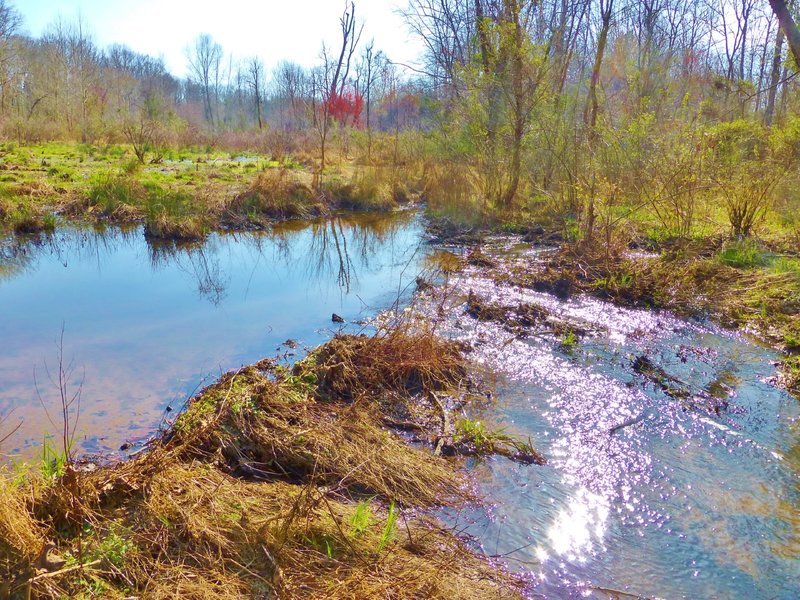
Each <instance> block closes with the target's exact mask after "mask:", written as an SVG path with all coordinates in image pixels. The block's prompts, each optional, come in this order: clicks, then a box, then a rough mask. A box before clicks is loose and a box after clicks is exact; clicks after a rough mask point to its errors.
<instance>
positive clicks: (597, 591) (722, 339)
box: [423, 240, 800, 599]
mask: <svg viewBox="0 0 800 600" xmlns="http://www.w3.org/2000/svg"><path fill="white" fill-rule="evenodd" d="M493 251H494V253H495V254H496V255H498V256H501V255H502V256H506V257H508V256H510V257H512V259H513V260H522V261H533V260H536V259H537V251H531V250H529V249H524V250H521V249H520V248H519V247H518V246H514V245H513V244H512V243H511V242H508V241H505V240H496V241H495V243H494V249H493ZM488 253H490V254H491V253H492V249H489V250H488ZM450 284H451V286H452V288H451V290H450V294H451V297H450V301H449V302H450V310H449V311H448V312H447V314H448V317H447V318H446V321H445V322H444V323H443V324H442V327H443V328H444V330H445V331H447V332H448V333H449V334H450V335H452V336H453V337H455V338H458V339H462V340H465V341H469V342H470V343H471V344H472V345H473V346H474V351H473V353H472V355H473V359H474V360H476V361H477V362H479V363H482V364H484V365H486V366H487V367H489V368H490V369H491V370H492V371H495V372H497V373H499V374H500V375H501V377H500V379H499V381H498V383H497V384H496V385H497V388H496V390H495V396H496V407H494V408H493V409H492V410H491V412H490V413H489V414H487V415H484V418H485V419H486V420H487V421H489V423H490V424H491V426H492V427H500V428H504V429H505V430H506V431H507V432H509V433H514V434H517V435H520V436H522V437H524V438H527V437H528V436H530V437H531V439H532V441H533V443H534V445H535V446H537V447H538V448H539V449H540V450H542V451H543V452H544V453H545V455H546V456H547V457H548V458H549V461H550V462H549V464H548V465H547V466H544V467H525V466H519V465H515V464H512V463H510V462H509V461H507V460H504V459H489V460H485V461H483V462H479V463H477V464H475V465H474V467H473V472H474V474H475V476H476V479H477V482H478V487H479V488H480V490H481V491H482V492H483V493H484V494H485V496H486V497H487V498H488V499H489V500H490V502H491V503H492V506H491V507H490V508H488V509H487V510H477V511H471V512H465V513H461V514H458V515H451V518H452V519H453V520H454V522H456V523H457V525H458V526H459V527H460V528H465V530H466V531H467V532H468V533H470V534H472V535H474V536H475V537H476V538H477V540H478V541H479V542H480V543H481V544H482V547H483V549H484V551H485V552H486V553H487V554H489V555H496V556H502V557H504V558H505V560H507V561H508V563H509V565H510V566H511V567H512V568H513V569H516V570H520V571H523V572H526V573H528V574H530V576H531V578H532V579H533V581H534V582H535V588H534V589H535V592H536V594H541V595H543V596H544V597H548V598H584V597H590V598H610V597H621V598H626V597H637V596H646V597H660V598H742V597H747V598H753V599H755V598H786V599H788V598H797V597H798V595H799V594H800V476H799V475H798V473H800V421H798V419H799V418H800V405H799V404H798V401H797V400H796V399H794V398H792V397H791V396H790V395H788V394H787V393H786V392H784V391H782V390H780V389H778V388H776V387H775V386H774V385H773V384H772V383H771V379H772V378H773V377H774V375H775V367H774V366H773V364H772V362H773V361H774V360H776V358H777V356H776V355H774V354H773V353H772V352H770V351H767V350H765V349H763V348H761V347H758V346H756V345H754V344H752V343H750V342H748V341H747V340H745V339H742V338H740V337H738V336H736V335H733V334H731V333H729V332H726V331H722V330H720V329H717V328H715V327H713V326H711V325H708V324H705V323H700V322H693V321H685V320H681V319H677V318H675V317H672V316H670V315H668V314H665V313H656V312H653V311H644V310H630V309H624V308H618V307H614V306H611V305H609V304H607V303H604V302H601V301H599V300H595V299H591V298H585V297H576V298H572V299H570V300H568V301H566V302H562V301H560V300H557V299H556V298H554V297H553V296H550V295H547V294H540V293H536V292H532V291H530V290H525V289H520V288H516V287H513V286H508V285H496V284H494V283H493V282H491V281H488V280H487V279H485V278H483V277H481V275H480V274H479V273H478V272H477V271H476V270H474V269H468V270H467V271H466V272H465V273H463V274H460V275H457V276H455V277H454V278H452V279H451V281H450ZM469 291H472V292H473V293H474V294H475V295H476V296H477V297H479V298H481V299H482V300H484V301H491V302H494V303H496V304H501V305H504V306H509V307H513V306H516V305H517V304H519V303H530V304H535V305H538V306H542V307H546V308H547V309H548V310H549V311H550V313H551V314H552V315H555V316H556V318H558V319H563V320H565V321H566V322H568V323H573V324H574V325H575V326H576V327H580V328H583V329H588V330H590V331H591V332H592V333H590V334H589V335H588V336H587V337H585V338H583V339H582V340H580V341H579V343H578V344H577V346H576V347H565V346H564V345H563V344H562V341H563V337H562V336H560V335H557V334H551V333H548V332H547V331H542V330H541V329H539V330H533V329H532V330H530V331H527V332H522V335H519V334H518V333H512V332H510V331H509V330H507V329H506V328H504V327H503V326H502V325H500V324H498V323H495V322H478V321H476V320H475V319H473V318H471V317H469V316H468V315H466V314H464V311H465V299H466V298H465V297H466V295H467V293H468V292H469ZM435 304H436V303H435V302H432V303H431V305H429V306H428V308H427V310H430V311H433V310H435V309H434V308H432V307H433V306H435ZM423 306H424V305H423ZM423 310H426V309H425V308H423ZM431 314H432V312H431ZM544 329H545V330H546V329H547V328H544ZM641 355H647V356H649V357H650V359H651V360H652V362H653V363H655V364H657V365H658V366H660V367H661V368H662V369H663V370H664V371H666V372H667V373H669V374H670V375H671V376H673V377H675V378H676V379H679V380H681V381H682V382H683V383H684V384H685V385H686V387H687V388H688V389H689V390H690V391H691V399H690V400H695V399H703V398H715V397H716V398H724V399H725V400H726V401H727V402H728V406H727V408H726V409H725V410H722V411H721V412H720V413H719V414H716V413H715V412H714V411H707V410H703V408H702V407H703V403H702V402H699V403H698V405H693V404H692V403H691V402H690V401H680V400H676V399H675V398H673V397H670V396H669V395H667V394H665V393H664V392H663V391H662V390H661V389H659V388H658V387H656V386H655V385H654V384H653V383H652V382H650V381H648V380H647V379H645V378H644V377H643V376H642V375H639V374H637V373H636V372H635V371H634V369H633V361H634V359H635V358H636V357H637V356H641ZM619 426H622V427H619ZM620 592H624V594H620Z"/></svg>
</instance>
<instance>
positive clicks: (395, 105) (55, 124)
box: [0, 0, 425, 151]
mask: <svg viewBox="0 0 800 600" xmlns="http://www.w3.org/2000/svg"><path fill="white" fill-rule="evenodd" d="M348 10H350V12H349V13H348V14H350V15H351V17H348V18H350V19H351V20H352V21H353V24H354V26H357V27H358V28H359V41H361V40H360V31H361V28H362V27H363V24H361V23H359V22H356V21H355V15H354V14H353V9H352V7H351V8H350V9H348ZM331 25H332V31H333V32H335V27H336V24H335V23H332V24H331ZM22 26H23V21H22V19H21V17H20V15H19V13H18V12H17V11H16V10H15V9H14V7H13V5H12V4H10V3H9V2H8V1H7V0H0V123H1V124H2V130H3V133H4V134H5V136H6V137H9V138H11V139H17V140H18V141H21V142H35V141H43V140H50V139H74V140H79V141H82V142H97V141H124V140H125V138H132V137H138V138H148V139H150V140H151V141H152V142H153V143H152V144H149V145H151V146H158V145H159V143H162V144H168V143H175V144H203V143H209V142H211V143H222V144H223V145H234V146H236V145H239V146H248V145H249V146H253V145H256V146H261V147H259V148H258V149H261V150H270V148H269V147H264V145H265V144H266V146H269V145H270V144H273V145H282V146H287V148H285V150H289V151H291V150H294V149H297V148H298V147H299V146H302V144H303V135H304V134H311V133H312V130H313V129H314V128H315V127H317V126H318V123H317V121H318V120H319V118H320V114H321V112H322V111H321V102H322V99H323V97H324V96H326V92H327V90H325V89H321V86H324V85H325V82H324V77H325V75H326V73H325V69H326V67H325V66H324V65H320V66H319V67H317V68H305V67H303V66H301V65H298V64H296V63H293V62H290V61H286V60H284V61H281V62H280V63H279V64H278V66H277V67H276V68H275V69H274V70H273V71H272V72H268V71H267V70H266V68H265V66H264V62H263V60H262V59H261V58H260V57H257V56H251V57H247V58H243V59H235V58H234V57H233V56H230V55H228V54H226V53H225V51H224V49H223V48H222V47H221V46H220V45H219V44H218V43H216V42H215V41H214V40H213V38H212V37H211V36H209V35H208V34H200V35H198V36H197V38H196V39H195V40H194V41H193V42H192V43H191V44H190V45H189V46H188V47H187V48H186V65H187V70H188V76H187V77H186V78H177V77H175V76H174V75H172V74H171V73H169V72H168V71H167V69H166V66H165V65H164V62H163V61H162V60H161V59H156V58H153V57H151V56H147V55H143V54H140V53H137V52H134V51H133V50H131V49H130V48H128V47H126V46H122V45H112V46H110V47H107V48H101V47H99V46H98V45H97V44H96V43H95V42H94V41H93V39H92V36H91V34H90V33H89V32H88V28H87V24H86V22H84V21H83V20H81V19H77V20H75V21H65V20H62V19H59V20H57V21H55V22H54V23H52V24H51V25H50V26H49V27H48V28H47V29H46V31H45V32H44V33H43V35H42V36H41V37H39V38H32V37H28V36H25V35H21V34H20V31H21V29H22ZM351 41H353V42H354V41H356V40H355V39H353V40H351ZM320 44H321V42H320ZM338 50H339V48H336V51H337V52H338ZM330 55H331V53H330V52H329V51H327V50H326V51H325V52H324V53H323V59H321V62H324V60H325V57H328V58H330ZM329 67H330V66H329ZM342 67H343V68H344V67H346V68H347V69H349V72H347V73H345V72H344V71H343V72H342V76H340V77H341V81H340V82H339V85H337V89H336V90H335V92H334V95H335V96H336V97H334V98H327V100H328V104H327V106H326V108H330V111H329V112H330V115H329V118H330V119H331V120H336V121H337V123H338V124H339V125H340V126H347V127H353V126H356V127H360V128H369V129H375V130H386V129H397V128H406V127H414V128H418V127H420V126H421V125H420V124H421V115H422V113H423V112H424V110H423V107H422V105H421V102H420V99H421V98H422V97H423V96H424V95H425V90H424V89H423V88H422V83H421V82H420V81H419V80H409V79H408V78H406V77H403V76H402V74H401V72H400V70H399V69H398V67H396V66H395V65H393V64H391V63H390V62H389V61H388V60H387V58H386V57H385V56H384V54H383V53H382V52H380V51H379V50H378V49H377V48H376V47H375V44H374V42H371V41H370V42H366V41H363V43H360V44H359V45H358V47H357V48H356V47H355V46H354V47H353V53H352V56H349V57H348V60H347V64H346V65H342ZM257 133H260V134H262V135H256V134H257ZM237 134H239V135H237ZM248 134H251V135H248ZM295 137H296V138H298V139H297V140H296V141H293V138H295ZM254 149H255V148H254Z"/></svg>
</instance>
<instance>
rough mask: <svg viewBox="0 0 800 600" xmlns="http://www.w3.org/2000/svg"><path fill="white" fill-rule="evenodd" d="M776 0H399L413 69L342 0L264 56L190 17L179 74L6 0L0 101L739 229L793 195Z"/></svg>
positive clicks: (664, 226)
mask: <svg viewBox="0 0 800 600" xmlns="http://www.w3.org/2000/svg"><path fill="white" fill-rule="evenodd" d="M770 4H775V5H785V3H784V2H781V0H770V2H767V0H409V1H408V4H407V6H406V8H405V10H404V16H405V20H406V22H407V24H408V26H409V28H410V30H411V31H413V32H414V33H415V34H416V35H417V36H419V38H420V39H421V40H422V41H423V42H424V47H425V49H426V50H425V52H424V56H423V57H422V64H423V66H422V67H420V68H415V69H408V68H405V67H401V66H399V65H396V64H394V63H392V62H391V61H390V60H389V59H388V58H387V57H386V56H385V55H384V54H383V53H382V52H380V51H379V50H378V49H377V48H376V45H375V44H374V43H373V42H369V41H367V38H366V36H364V35H362V34H363V32H364V24H363V22H362V21H361V20H360V19H358V18H357V14H356V7H355V5H354V4H352V3H347V4H345V5H344V10H343V13H342V16H341V19H340V22H339V23H338V26H339V27H338V30H339V36H338V37H336V36H335V35H334V34H335V33H336V31H337V24H336V23H331V33H332V35H331V38H332V39H334V38H335V39H336V41H335V42H334V43H333V44H330V45H325V44H323V43H322V42H320V45H321V53H320V60H319V62H318V64H317V65H316V66H312V67H310V68H307V67H303V66H300V65H297V64H294V63H291V62H288V61H284V62H281V63H279V65H278V66H277V67H276V68H275V69H274V70H272V71H271V72H267V70H266V69H265V67H264V63H263V61H262V59H261V58H259V57H255V56H254V57H249V58H246V59H242V60H234V59H233V58H232V57H231V56H229V55H227V54H226V53H225V51H224V49H223V48H222V47H221V46H220V45H219V44H217V43H216V42H215V41H214V40H213V39H212V38H211V37H210V36H208V35H206V34H201V35H199V36H198V37H197V38H196V39H195V40H194V41H193V42H192V44H190V46H189V47H188V48H187V49H186V59H187V67H188V73H189V74H188V76H187V77H186V78H185V79H179V78H176V77H174V76H173V75H171V74H170V73H169V72H168V71H167V70H166V68H165V66H164V64H163V62H161V61H160V60H157V59H154V58H152V57H149V56H143V55H141V54H137V53H135V52H133V51H131V50H130V49H128V48H125V47H122V46H112V47H109V48H99V47H97V45H96V44H95V43H94V42H93V41H92V39H91V36H90V35H88V34H87V33H86V28H85V27H84V26H83V24H82V23H81V22H80V21H77V22H74V23H67V22H64V21H57V22H56V23H54V24H53V25H52V26H51V27H49V28H48V30H47V31H46V32H45V33H44V34H43V35H42V36H41V37H40V38H38V39H33V38H30V37H26V36H22V35H20V34H19V31H20V26H21V20H20V18H19V15H18V13H17V12H16V11H15V10H14V8H13V7H12V6H11V5H9V4H8V3H7V0H0V88H1V93H0V123H2V128H3V131H4V133H5V135H6V136H7V137H10V138H15V139H18V140H19V141H38V140H45V139H54V138H66V139H78V140H82V141H88V142H92V141H106V142H108V141H128V142H130V143H131V144H132V145H133V147H134V149H135V150H136V153H137V156H139V158H140V160H142V161H144V160H145V158H146V157H147V156H148V152H149V153H150V154H149V157H150V158H149V160H158V158H159V157H160V156H161V155H162V154H163V150H164V149H165V148H168V147H170V146H171V145H172V146H174V145H187V144H189V145H200V144H206V145H209V144H210V145H219V146H221V147H230V148H232V149H233V148H238V149H257V150H260V151H264V152H268V153H272V154H274V155H286V154H294V155H295V156H301V157H302V158H305V159H306V162H308V163H314V164H316V166H317V170H318V172H319V173H322V172H324V168H325V166H326V164H327V163H329V162H330V157H331V155H332V154H334V155H335V156H336V157H337V158H338V160H339V163H340V164H341V161H342V160H343V159H344V160H349V159H352V158H357V159H358V160H360V161H365V162H367V163H370V164H374V163H380V164H386V163H387V162H389V163H391V164H392V165H393V166H395V167H397V166H398V165H403V166H405V167H407V168H408V172H407V173H406V175H405V176H406V177H407V178H408V179H417V180H418V183H419V187H420V188H422V191H423V192H424V193H425V194H426V196H427V197H428V199H429V200H430V201H431V204H432V205H434V206H435V205H439V206H441V207H442V208H443V209H449V210H450V211H451V212H453V213H456V214H465V212H473V213H474V212H479V213H484V214H485V213H487V212H492V211H497V210H500V211H508V210H523V211H525V210H527V211H532V212H538V213H542V212H550V213H557V214H558V215H559V218H561V219H562V220H564V219H566V220H565V227H571V228H573V229H574V230H575V234H576V235H582V236H585V237H587V238H592V237H593V236H594V235H595V231H596V229H597V228H598V227H599V226H601V225H602V224H603V223H605V226H606V229H608V228H609V227H610V226H611V224H612V223H617V222H618V221H620V220H621V219H624V220H630V219H629V217H630V216H631V215H633V216H636V215H643V218H645V217H646V219H647V220H649V223H650V224H653V225H654V226H657V227H659V228H660V229H661V230H662V231H664V232H668V233H669V235H678V236H688V235H690V234H692V232H693V231H694V230H695V228H696V227H697V225H698V224H699V223H700V224H701V223H707V222H709V221H710V220H714V219H716V218H717V217H718V216H719V215H720V214H722V215H723V216H725V217H727V220H728V221H729V222H730V225H731V227H732V229H733V231H734V233H735V234H736V235H747V234H749V233H750V232H751V231H752V229H753V228H754V227H755V226H756V225H757V224H759V223H760V222H763V220H764V219H765V217H766V216H767V214H768V213H770V211H771V210H772V209H774V208H779V209H780V211H779V212H780V214H781V218H782V219H784V220H786V219H789V220H791V218H790V217H791V214H792V213H793V212H796V211H794V208H792V206H790V202H789V200H790V196H791V194H790V193H789V192H788V191H787V190H792V189H794V188H795V184H796V181H795V180H796V179H797V177H796V173H795V171H796V168H795V166H796V161H797V158H798V155H800V150H798V148H799V147H800V143H799V142H798V138H800V122H798V120H797V119H796V117H795V115H796V114H797V107H798V101H799V100H800V96H799V95H798V93H797V89H798V83H797V78H796V75H797V68H796V65H795V62H794V60H793V59H792V57H791V54H790V52H789V43H788V40H787V38H786V35H785V32H784V29H783V28H781V27H780V26H779V23H778V20H777V19H776V17H775V16H774V12H773V9H772V7H771V6H770ZM790 8H791V7H790ZM791 10H794V9H791ZM787 14H789V15H790V16H791V14H792V13H791V11H790V12H789V13H787ZM784 16H785V15H784ZM796 33H797V32H796V31H795V32H794V34H796ZM794 34H793V35H794ZM790 39H794V38H790ZM373 133H375V134H376V135H377V136H378V138H377V141H376V138H374V137H373ZM386 134H388V135H386ZM334 142H335V143H334ZM376 143H377V148H373V144H376ZM326 156H327V158H328V161H327V162H326ZM397 176H398V173H397V171H396V170H395V171H394V172H393V178H394V179H396V178H397ZM466 209H469V210H466Z"/></svg>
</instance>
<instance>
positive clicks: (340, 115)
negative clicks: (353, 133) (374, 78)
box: [328, 89, 364, 126]
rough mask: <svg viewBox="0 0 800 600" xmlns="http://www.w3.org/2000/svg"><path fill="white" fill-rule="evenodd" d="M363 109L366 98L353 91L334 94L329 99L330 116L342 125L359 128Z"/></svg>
mask: <svg viewBox="0 0 800 600" xmlns="http://www.w3.org/2000/svg"><path fill="white" fill-rule="evenodd" d="M363 109H364V97H363V96H362V95H361V94H359V93H358V92H356V91H354V90H352V89H345V90H344V91H343V92H342V93H341V94H332V95H331V97H330V98H329V99H328V114H329V115H330V116H331V117H332V118H334V119H335V120H336V121H337V122H338V123H340V124H342V125H348V124H349V125H353V126H358V125H359V124H360V120H361V111H362V110H363Z"/></svg>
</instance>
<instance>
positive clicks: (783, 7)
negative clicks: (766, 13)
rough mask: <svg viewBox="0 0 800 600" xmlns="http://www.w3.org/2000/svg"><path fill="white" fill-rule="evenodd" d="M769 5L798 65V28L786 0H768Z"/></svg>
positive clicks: (799, 43)
mask: <svg viewBox="0 0 800 600" xmlns="http://www.w3.org/2000/svg"><path fill="white" fill-rule="evenodd" d="M769 5H770V6H771V7H772V11H773V12H774V13H775V16H776V17H778V23H780V24H781V29H783V32H784V34H785V35H786V40H787V41H788V42H789V49H790V50H791V51H792V55H793V56H794V60H795V62H796V63H797V64H798V65H800V30H798V28H797V24H796V23H795V22H794V18H793V17H792V13H791V12H790V11H789V7H788V6H787V3H786V0H769Z"/></svg>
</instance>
